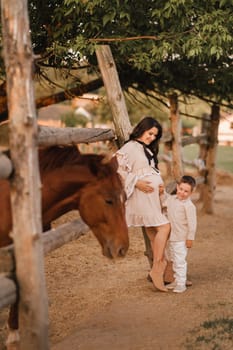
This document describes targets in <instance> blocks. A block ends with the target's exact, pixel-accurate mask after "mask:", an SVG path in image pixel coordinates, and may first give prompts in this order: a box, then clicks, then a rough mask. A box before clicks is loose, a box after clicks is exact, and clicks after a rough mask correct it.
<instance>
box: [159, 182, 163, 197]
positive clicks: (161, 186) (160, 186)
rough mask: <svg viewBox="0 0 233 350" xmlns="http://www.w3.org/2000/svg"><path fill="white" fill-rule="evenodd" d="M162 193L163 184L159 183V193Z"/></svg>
mask: <svg viewBox="0 0 233 350" xmlns="http://www.w3.org/2000/svg"><path fill="white" fill-rule="evenodd" d="M161 194H164V185H163V184H160V185H159V195H161Z"/></svg>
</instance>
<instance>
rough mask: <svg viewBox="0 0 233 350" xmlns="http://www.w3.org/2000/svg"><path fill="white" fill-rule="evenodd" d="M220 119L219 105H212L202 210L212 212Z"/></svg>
mask: <svg viewBox="0 0 233 350" xmlns="http://www.w3.org/2000/svg"><path fill="white" fill-rule="evenodd" d="M219 120H220V107H219V106H218V105H213V106H212V110H211V115H210V121H211V123H210V127H209V129H208V146H207V154H206V171H205V185H204V188H203V200H204V203H203V211H204V212H205V213H207V214H213V213H214V194H215V188H216V157H217V147H218V126H219Z"/></svg>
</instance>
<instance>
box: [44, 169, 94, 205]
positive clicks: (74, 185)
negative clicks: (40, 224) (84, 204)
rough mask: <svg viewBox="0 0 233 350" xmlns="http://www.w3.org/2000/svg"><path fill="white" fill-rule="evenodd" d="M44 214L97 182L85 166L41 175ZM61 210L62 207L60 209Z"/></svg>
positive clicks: (55, 170) (56, 170)
mask: <svg viewBox="0 0 233 350" xmlns="http://www.w3.org/2000/svg"><path fill="white" fill-rule="evenodd" d="M41 180H42V207H43V212H45V211H47V210H48V208H50V207H52V206H54V205H55V204H57V203H58V202H60V201H62V200H64V199H66V198H67V197H69V196H71V195H72V194H74V193H76V192H77V191H79V190H80V189H82V188H83V187H84V186H85V185H86V184H88V183H90V182H91V181H94V180H95V177H94V175H92V174H91V172H90V171H89V169H88V168H87V167H85V166H81V165H75V166H67V167H63V168H58V169H54V170H52V171H47V172H45V173H43V174H41ZM60 209H61V207H60Z"/></svg>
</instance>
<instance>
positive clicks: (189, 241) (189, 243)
mask: <svg viewBox="0 0 233 350" xmlns="http://www.w3.org/2000/svg"><path fill="white" fill-rule="evenodd" d="M192 245H193V241H192V240H191V239H187V240H186V247H187V248H192Z"/></svg>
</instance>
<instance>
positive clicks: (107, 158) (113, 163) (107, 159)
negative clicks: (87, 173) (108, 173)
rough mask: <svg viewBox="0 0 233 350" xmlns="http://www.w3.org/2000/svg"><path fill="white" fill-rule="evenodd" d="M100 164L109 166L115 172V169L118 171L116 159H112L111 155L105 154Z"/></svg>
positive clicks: (114, 157)
mask: <svg viewBox="0 0 233 350" xmlns="http://www.w3.org/2000/svg"><path fill="white" fill-rule="evenodd" d="M101 163H102V164H110V165H111V167H112V168H113V170H114V171H117V169H118V162H117V157H116V156H113V157H112V155H111V154H105V155H104V158H103V159H102V161H101Z"/></svg>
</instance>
